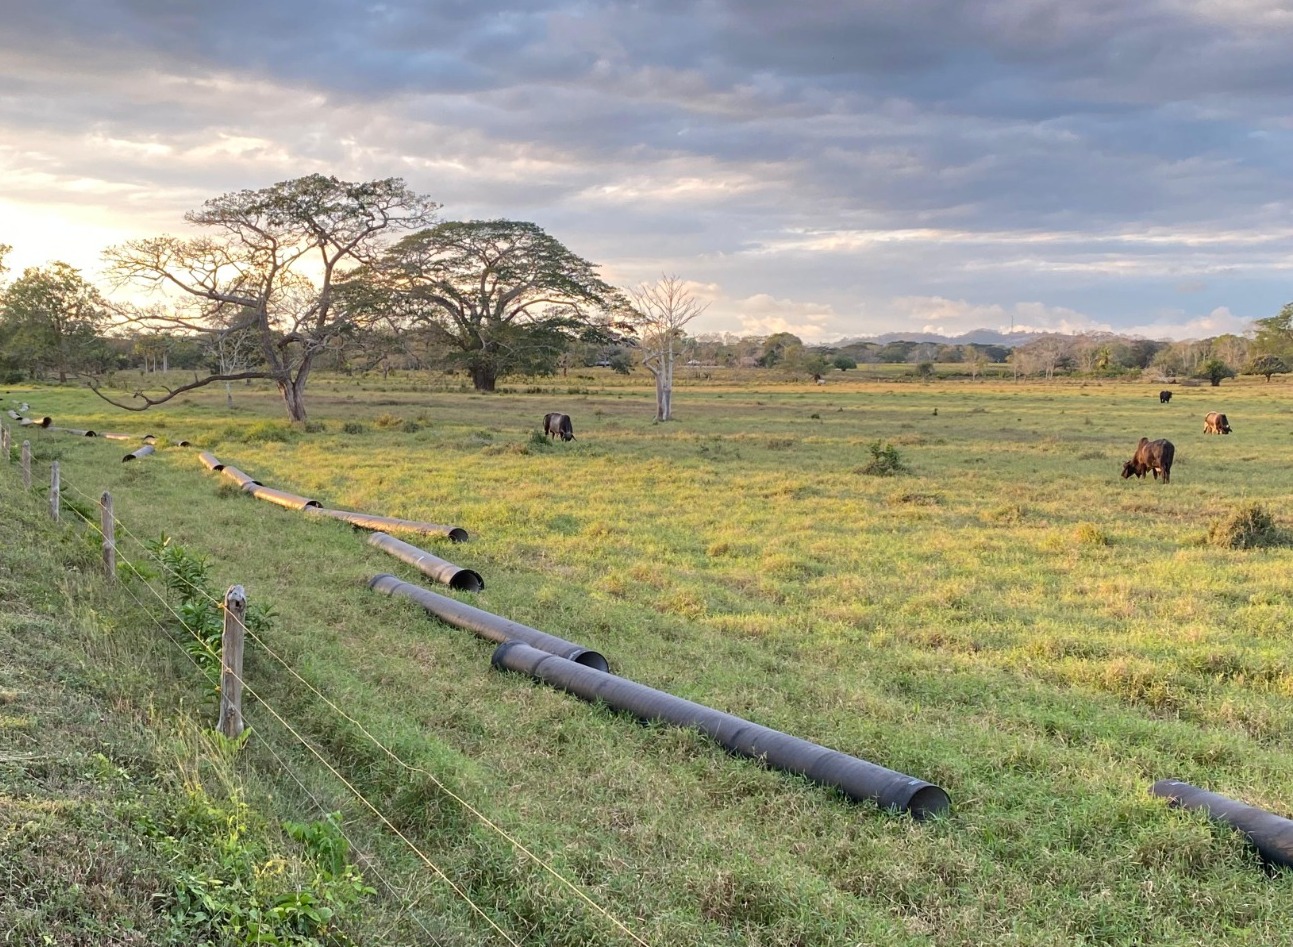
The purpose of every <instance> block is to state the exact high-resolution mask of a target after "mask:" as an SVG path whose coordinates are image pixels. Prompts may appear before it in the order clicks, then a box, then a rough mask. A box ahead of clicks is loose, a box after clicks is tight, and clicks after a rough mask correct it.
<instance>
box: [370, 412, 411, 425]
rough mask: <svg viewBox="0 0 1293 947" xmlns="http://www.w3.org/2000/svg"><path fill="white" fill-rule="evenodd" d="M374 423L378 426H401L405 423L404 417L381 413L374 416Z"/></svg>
mask: <svg viewBox="0 0 1293 947" xmlns="http://www.w3.org/2000/svg"><path fill="white" fill-rule="evenodd" d="M373 423H374V424H376V425H377V426H378V427H399V426H400V425H402V424H403V423H404V419H403V418H397V417H396V416H395V415H393V414H379V415H378V416H377V417H375V418H373Z"/></svg>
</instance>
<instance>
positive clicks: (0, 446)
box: [0, 424, 13, 464]
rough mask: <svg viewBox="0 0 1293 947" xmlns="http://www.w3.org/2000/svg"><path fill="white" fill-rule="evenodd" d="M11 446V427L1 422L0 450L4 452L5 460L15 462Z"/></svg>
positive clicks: (8, 462)
mask: <svg viewBox="0 0 1293 947" xmlns="http://www.w3.org/2000/svg"><path fill="white" fill-rule="evenodd" d="M11 446H12V442H11V441H10V440H9V429H8V428H7V427H5V426H4V425H3V424H0V451H3V452H4V462H5V463H6V464H12V463H13V457H11V456H10V455H9V450H10V448H11Z"/></svg>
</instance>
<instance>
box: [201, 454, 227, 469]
mask: <svg viewBox="0 0 1293 947" xmlns="http://www.w3.org/2000/svg"><path fill="white" fill-rule="evenodd" d="M198 460H199V461H201V462H202V466H203V467H205V468H206V469H207V470H214V471H215V472H216V473H219V472H220V471H222V470H224V464H222V463H220V459H219V458H218V457H216V455H215V454H213V453H211V452H210V451H209V450H204V451H203V452H202V453H200V454H198Z"/></svg>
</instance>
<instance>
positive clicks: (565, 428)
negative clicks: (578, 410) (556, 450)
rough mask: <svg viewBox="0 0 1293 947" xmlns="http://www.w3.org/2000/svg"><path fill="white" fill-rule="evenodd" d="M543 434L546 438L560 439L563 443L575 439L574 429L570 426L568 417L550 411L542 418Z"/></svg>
mask: <svg viewBox="0 0 1293 947" xmlns="http://www.w3.org/2000/svg"><path fill="white" fill-rule="evenodd" d="M543 433H544V434H545V435H547V436H548V437H560V438H561V439H562V440H563V441H573V440H574V439H575V429H574V427H573V426H571V424H570V415H568V414H558V413H557V412H555V411H552V412H550V413H548V414H545V415H544V416H543Z"/></svg>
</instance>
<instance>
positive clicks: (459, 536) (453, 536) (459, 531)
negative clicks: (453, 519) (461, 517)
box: [449, 526, 467, 543]
mask: <svg viewBox="0 0 1293 947" xmlns="http://www.w3.org/2000/svg"><path fill="white" fill-rule="evenodd" d="M449 539H450V541H451V542H455V543H465V542H466V541H467V531H466V530H465V529H463V528H462V527H461V526H455V527H453V529H451V530H449Z"/></svg>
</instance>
